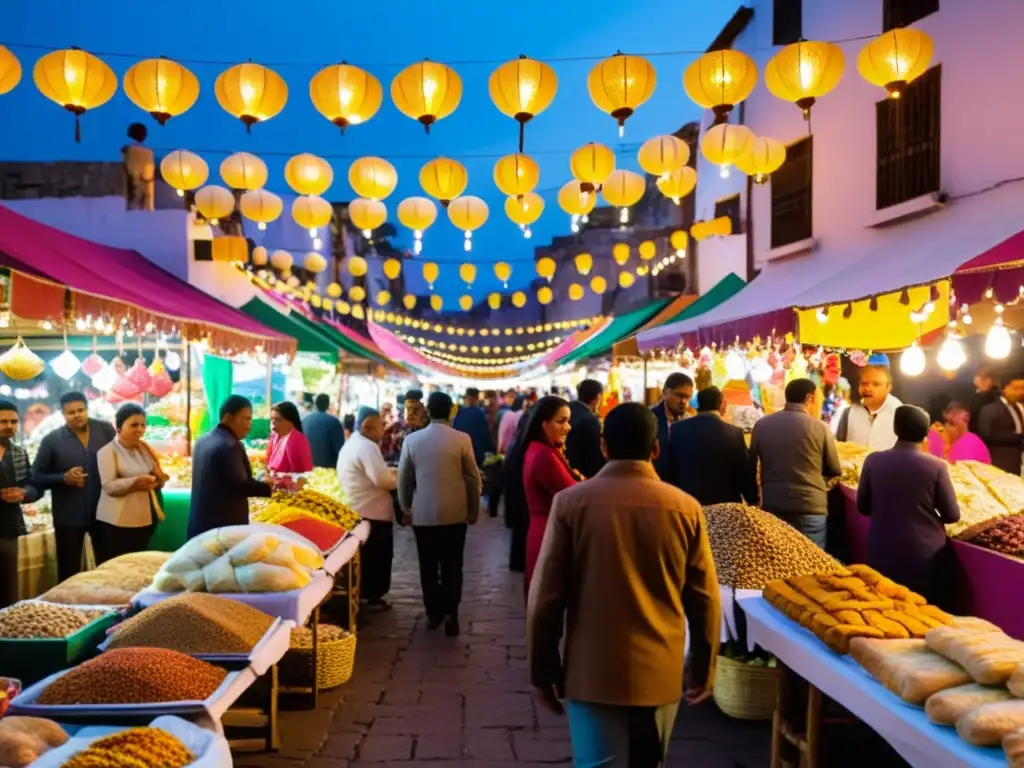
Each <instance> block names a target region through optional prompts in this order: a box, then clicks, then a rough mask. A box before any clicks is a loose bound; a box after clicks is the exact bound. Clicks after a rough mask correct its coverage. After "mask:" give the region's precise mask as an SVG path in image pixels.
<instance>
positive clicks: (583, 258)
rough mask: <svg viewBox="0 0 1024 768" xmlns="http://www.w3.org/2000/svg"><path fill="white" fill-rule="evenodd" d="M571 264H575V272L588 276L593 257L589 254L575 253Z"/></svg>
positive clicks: (592, 264)
mask: <svg viewBox="0 0 1024 768" xmlns="http://www.w3.org/2000/svg"><path fill="white" fill-rule="evenodd" d="M573 262H574V263H575V264H576V271H577V272H579V273H580V274H581V275H584V276H586V275H589V274H590V270H591V268H592V267H593V266H594V257H593V256H591V255H590V254H589V253H577V254H576V256H575V257H574V258H573Z"/></svg>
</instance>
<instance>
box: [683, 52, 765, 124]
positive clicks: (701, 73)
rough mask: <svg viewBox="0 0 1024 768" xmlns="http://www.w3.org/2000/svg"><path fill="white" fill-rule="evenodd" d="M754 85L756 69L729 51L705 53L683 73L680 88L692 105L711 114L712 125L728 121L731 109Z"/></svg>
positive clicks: (740, 55)
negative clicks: (684, 91)
mask: <svg viewBox="0 0 1024 768" xmlns="http://www.w3.org/2000/svg"><path fill="white" fill-rule="evenodd" d="M755 85H757V65H756V64H755V63H754V60H753V59H751V58H750V57H749V56H747V55H746V54H745V53H742V52H740V51H735V50H731V49H725V50H721V51H709V52H708V53H705V54H704V55H703V56H700V57H698V58H697V59H696V60H695V61H694V62H693V63H692V64H690V66H688V67H687V68H686V71H685V72H684V73H683V88H684V89H685V90H686V95H687V96H689V97H690V98H691V99H692V100H693V101H694V103H696V104H697V106H699V107H703V108H704V109H710V110H711V111H712V112H714V113H715V122H716V123H724V122H725V121H726V120H728V119H729V113H730V112H732V109H733V107H735V106H736V105H737V104H739V103H740V102H741V101H743V100H744V99H746V98H747V97H748V96H749V95H750V94H751V93H752V92H753V90H754V86H755Z"/></svg>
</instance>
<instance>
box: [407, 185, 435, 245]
mask: <svg viewBox="0 0 1024 768" xmlns="http://www.w3.org/2000/svg"><path fill="white" fill-rule="evenodd" d="M398 220H399V221H400V222H402V224H404V225H405V226H406V227H408V228H409V229H411V230H412V236H413V249H412V250H413V253H414V254H417V255H419V254H420V253H422V252H423V232H424V230H426V229H427V228H428V227H429V226H430V225H431V224H433V223H434V222H435V221H436V220H437V206H436V205H434V203H433V201H432V200H429V199H428V198H426V197H407V198H405V200H403V201H402V202H400V203H399V204H398Z"/></svg>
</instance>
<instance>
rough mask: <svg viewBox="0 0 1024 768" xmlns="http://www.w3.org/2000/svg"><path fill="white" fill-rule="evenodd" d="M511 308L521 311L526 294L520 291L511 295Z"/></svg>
mask: <svg viewBox="0 0 1024 768" xmlns="http://www.w3.org/2000/svg"><path fill="white" fill-rule="evenodd" d="M512 306H513V307H515V308H516V309H522V308H523V307H525V306H526V294H525V293H523V292H522V291H516V292H515V293H513V294H512Z"/></svg>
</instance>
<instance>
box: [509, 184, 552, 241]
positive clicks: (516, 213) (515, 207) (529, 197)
mask: <svg viewBox="0 0 1024 768" xmlns="http://www.w3.org/2000/svg"><path fill="white" fill-rule="evenodd" d="M542 213H544V198H543V197H541V196H540V195H538V194H537V193H536V192H527V193H526V194H525V195H523V196H522V197H514V196H513V197H508V198H506V199H505V215H506V216H508V217H509V219H510V220H511V221H512V222H514V223H515V224H518V225H519V228H520V229H521V230H523V235H524V236H525V237H531V236H532V235H533V231H532V230H531V229H530V225H531V224H533V223H534V222H536V221H537V219H539V218H540V217H541V214H542Z"/></svg>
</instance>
